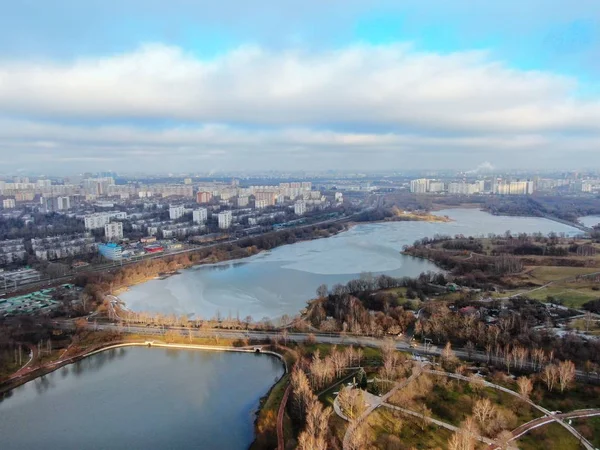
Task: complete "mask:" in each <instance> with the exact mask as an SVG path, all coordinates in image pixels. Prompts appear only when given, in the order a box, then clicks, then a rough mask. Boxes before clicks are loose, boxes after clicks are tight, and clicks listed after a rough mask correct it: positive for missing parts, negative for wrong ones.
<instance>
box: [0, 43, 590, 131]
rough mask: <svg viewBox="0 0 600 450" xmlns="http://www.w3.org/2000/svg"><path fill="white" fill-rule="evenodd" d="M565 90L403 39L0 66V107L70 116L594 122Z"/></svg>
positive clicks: (456, 124)
mask: <svg viewBox="0 0 600 450" xmlns="http://www.w3.org/2000/svg"><path fill="white" fill-rule="evenodd" d="M576 87H577V83H576V81H575V80H573V79H569V78H566V77H560V76H557V75H553V74H550V73H542V72H534V71H517V70H513V69H510V68H508V67H506V66H504V65H503V64H501V63H498V62H494V61H490V60H489V59H488V58H487V57H486V55H485V54H484V53H481V52H461V53H454V54H449V55H439V54H434V53H422V52H414V51H411V50H410V48H409V47H407V46H406V45H390V46H379V47H377V46H360V45H358V46H353V47H349V48H345V49H342V50H339V51H324V52H321V53H303V52H301V51H282V52H275V53H273V52H268V51H264V50H262V49H260V48H258V47H240V48H239V49H237V50H235V51H232V52H230V53H227V54H225V55H223V56H221V57H218V58H216V59H214V60H210V61H202V60H199V59H196V58H194V57H193V56H191V55H189V54H186V53H184V52H183V51H181V50H180V49H179V48H175V47H167V46H163V45H147V46H144V47H142V48H141V49H139V50H138V51H136V52H134V53H127V54H122V55H116V56H111V57H107V58H102V59H81V60H78V61H75V62H73V63H70V64H66V65H65V64H63V65H58V64H49V63H43V64H42V63H40V64H32V63H9V62H4V63H0V108H1V109H2V110H3V111H5V112H6V113H15V114H17V113H18V114H43V115H60V116H66V117H77V118H81V117H84V118H85V117H87V118H103V117H112V118H115V117H116V118H167V119H177V120H193V121H200V122H212V123H214V122H220V123H228V122H244V123H250V124H278V125H279V124H297V123H302V124H327V123H353V124H357V123H358V124H385V125H386V126H388V127H397V126H413V127H422V128H426V129H436V128H438V129H439V128H443V129H458V130H465V129H477V130H479V129H481V130H494V131H499V130H502V131H511V132H512V131H521V130H524V131H532V130H546V129H555V128H558V129H573V128H575V129H579V128H585V129H594V130H597V129H598V128H600V104H599V103H598V102H597V101H594V102H592V101H589V102H585V101H581V100H579V101H576V100H573V99H572V98H571V97H572V94H573V93H574V90H575V89H576Z"/></svg>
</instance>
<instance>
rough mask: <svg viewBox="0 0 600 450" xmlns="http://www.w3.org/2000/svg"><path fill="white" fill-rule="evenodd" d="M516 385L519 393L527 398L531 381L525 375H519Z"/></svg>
mask: <svg viewBox="0 0 600 450" xmlns="http://www.w3.org/2000/svg"><path fill="white" fill-rule="evenodd" d="M517 386H519V394H521V395H522V396H523V397H525V398H529V395H530V394H531V391H532V390H533V383H532V382H531V380H530V379H529V378H527V377H520V378H519V379H518V380H517Z"/></svg>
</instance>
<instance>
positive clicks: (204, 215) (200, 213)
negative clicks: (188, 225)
mask: <svg viewBox="0 0 600 450" xmlns="http://www.w3.org/2000/svg"><path fill="white" fill-rule="evenodd" d="M192 217H193V219H194V222H195V223H205V222H206V220H207V219H208V210H207V209H206V208H199V209H195V210H194V212H193V213H192Z"/></svg>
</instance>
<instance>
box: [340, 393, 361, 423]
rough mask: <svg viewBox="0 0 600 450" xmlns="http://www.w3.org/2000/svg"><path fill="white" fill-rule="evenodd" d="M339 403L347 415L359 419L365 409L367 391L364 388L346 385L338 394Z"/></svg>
mask: <svg viewBox="0 0 600 450" xmlns="http://www.w3.org/2000/svg"><path fill="white" fill-rule="evenodd" d="M338 403H339V405H340V408H341V409H342V411H343V412H344V414H345V415H346V417H348V418H349V419H350V420H354V419H357V418H358V417H359V416H360V415H361V414H362V413H363V411H364V410H365V393H364V391H363V390H362V389H355V388H352V387H349V386H344V387H343V388H342V389H341V390H340V393H339V395H338Z"/></svg>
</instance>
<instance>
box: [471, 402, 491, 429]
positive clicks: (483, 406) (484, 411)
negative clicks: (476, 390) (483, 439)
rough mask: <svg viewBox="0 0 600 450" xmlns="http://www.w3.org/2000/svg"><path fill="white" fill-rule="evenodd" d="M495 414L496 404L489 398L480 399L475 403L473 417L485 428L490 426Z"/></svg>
mask: <svg viewBox="0 0 600 450" xmlns="http://www.w3.org/2000/svg"><path fill="white" fill-rule="evenodd" d="M495 414H496V406H495V405H494V404H493V403H492V402H491V401H490V400H489V399H488V398H482V399H479V400H477V401H476V402H475V404H474V405H473V418H474V419H475V420H476V421H477V423H479V425H480V426H481V428H482V429H484V430H485V429H487V428H488V427H489V424H490V422H491V420H492V419H493V417H494V415H495Z"/></svg>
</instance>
